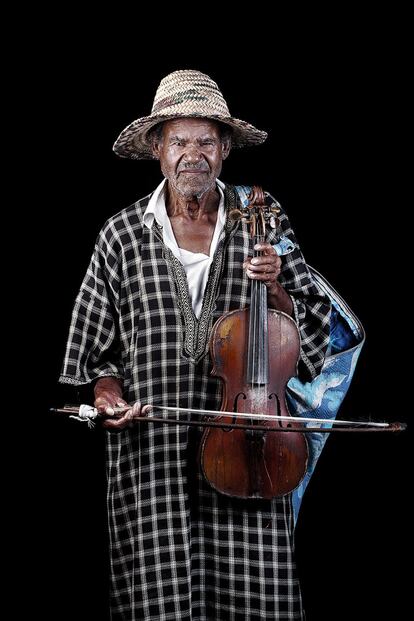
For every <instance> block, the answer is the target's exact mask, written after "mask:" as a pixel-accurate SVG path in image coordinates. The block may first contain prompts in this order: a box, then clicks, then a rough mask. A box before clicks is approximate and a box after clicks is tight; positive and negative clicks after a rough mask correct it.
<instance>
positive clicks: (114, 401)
mask: <svg viewBox="0 0 414 621" xmlns="http://www.w3.org/2000/svg"><path fill="white" fill-rule="evenodd" d="M94 394H95V402H94V406H95V407H96V409H97V410H98V412H100V413H101V414H109V415H110V416H111V415H113V413H114V408H122V407H128V403H127V402H126V401H125V399H123V398H122V381H121V380H120V379H118V378H116V377H101V378H100V379H98V381H97V382H96V384H95V387H94ZM150 410H151V406H150V405H145V406H144V407H142V406H141V403H140V402H139V401H137V402H136V403H134V405H133V406H132V407H130V408H128V409H127V411H126V412H125V414H124V415H123V416H122V417H121V418H107V419H105V420H104V421H103V423H102V426H103V427H105V429H110V430H113V431H120V430H121V429H125V427H132V426H133V425H134V418H138V417H139V416H143V415H145V414H147V413H148V412H149V411H150Z"/></svg>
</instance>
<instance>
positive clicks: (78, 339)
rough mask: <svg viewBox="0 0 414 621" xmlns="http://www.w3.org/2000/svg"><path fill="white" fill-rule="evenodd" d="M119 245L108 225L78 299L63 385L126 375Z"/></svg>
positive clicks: (65, 361)
mask: <svg viewBox="0 0 414 621" xmlns="http://www.w3.org/2000/svg"><path fill="white" fill-rule="evenodd" d="M120 254H121V253H120V245H119V242H118V240H117V237H116V234H115V231H113V230H112V229H111V226H110V225H109V224H107V225H106V226H105V227H104V228H103V229H102V231H101V233H100V234H99V236H98V239H97V242H96V244H95V248H94V252H93V254H92V258H91V261H90V264H89V267H88V269H87V272H86V275H85V278H84V279H83V282H82V285H81V288H80V291H79V293H78V296H77V298H76V301H75V306H74V309H73V313H72V321H71V325H70V329H69V336H68V341H67V345H66V353H65V358H64V362H63V368H62V373H61V376H60V378H59V381H60V382H61V383H64V384H73V385H81V384H88V383H89V382H92V381H94V380H96V379H98V378H99V377H105V376H112V377H118V378H123V364H122V358H121V352H120V340H119V289H120V276H119V274H120V270H121V265H120V263H121V261H120Z"/></svg>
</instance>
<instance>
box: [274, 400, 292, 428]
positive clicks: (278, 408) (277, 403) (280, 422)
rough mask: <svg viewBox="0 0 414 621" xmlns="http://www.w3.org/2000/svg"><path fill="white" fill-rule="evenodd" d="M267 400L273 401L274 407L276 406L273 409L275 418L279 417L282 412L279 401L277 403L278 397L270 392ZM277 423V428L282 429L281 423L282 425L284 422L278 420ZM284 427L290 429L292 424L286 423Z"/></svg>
mask: <svg viewBox="0 0 414 621" xmlns="http://www.w3.org/2000/svg"><path fill="white" fill-rule="evenodd" d="M269 399H274V400H275V405H276V408H275V409H276V412H275V415H276V416H280V415H281V413H282V412H281V409H280V401H279V397H278V396H277V394H276V393H275V392H272V393H271V394H270V395H269ZM277 422H278V424H279V427H283V423H284V422H285V421H281V420H278V421H277ZM285 427H292V424H291V423H289V422H288V423H287V424H285Z"/></svg>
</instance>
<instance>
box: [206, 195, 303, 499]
mask: <svg viewBox="0 0 414 621" xmlns="http://www.w3.org/2000/svg"><path fill="white" fill-rule="evenodd" d="M233 212H234V213H232V214H230V215H231V216H232V217H233V218H237V219H240V218H246V219H247V221H248V222H249V223H250V235H251V238H252V241H253V247H254V245H255V244H257V243H259V242H263V241H265V239H266V223H268V222H269V221H270V220H271V219H272V218H273V219H275V210H274V209H273V210H272V209H271V208H269V207H268V206H267V205H266V204H265V199H264V194H263V191H262V190H261V188H259V187H257V186H255V187H254V188H253V190H252V193H251V194H250V196H249V204H248V206H247V207H246V208H245V209H244V210H243V211H241V210H233ZM254 252H255V254H254V256H260V254H261V253H260V251H254ZM210 354H211V358H212V361H213V369H212V372H211V373H212V375H214V376H217V377H219V378H220V379H221V380H222V382H223V399H222V404H221V410H222V411H225V412H228V413H229V414H228V416H227V415H224V416H221V417H220V418H219V419H218V422H219V423H220V424H221V425H220V427H216V426H214V427H207V428H206V429H205V430H204V432H203V435H202V438H201V444H200V453H199V457H200V466H201V470H202V473H203V475H204V477H205V479H206V481H207V482H208V483H209V484H210V485H211V486H212V487H213V488H214V489H215V490H217V491H218V492H220V493H222V494H225V495H227V496H231V497H234V498H264V499H271V498H275V497H277V496H284V495H285V494H288V493H289V492H291V491H292V490H294V489H295V488H296V487H297V486H298V485H299V484H300V482H301V481H302V479H303V477H304V476H305V473H306V468H307V463H308V444H307V441H306V437H305V435H304V434H303V433H297V432H296V433H289V430H292V431H293V430H295V431H296V429H295V428H296V427H297V423H296V422H295V421H294V419H293V417H291V416H290V414H289V410H288V408H287V403H286V396H285V389H286V384H287V382H288V381H289V379H290V378H291V377H293V376H294V375H296V371H297V364H298V360H299V354H300V336H299V331H298V328H297V325H296V323H295V321H294V320H293V319H292V318H291V317H289V316H288V315H287V314H286V313H284V312H281V311H277V310H274V309H269V308H268V307H267V289H266V286H265V284H264V283H263V282H261V281H258V280H252V282H251V302H250V308H246V309H242V310H235V311H230V312H228V313H225V314H224V315H222V316H221V317H220V318H219V319H218V320H217V322H216V323H215V325H214V327H213V330H212V334H211V338H210ZM246 412H247V413H249V414H253V416H252V417H251V419H249V418H248V419H247V421H246V415H245V414H244V415H243V413H246ZM239 415H240V416H239ZM260 416H263V419H261V418H260ZM246 422H248V424H249V429H248V430H243V429H240V428H239V425H240V424H241V423H246ZM226 425H228V427H226ZM235 425H236V427H235ZM255 425H256V426H257V427H258V430H257V431H256V430H255V429H254V427H255ZM264 429H265V430H264ZM276 430H280V431H282V430H283V431H285V432H286V433H269V432H270V431H276Z"/></svg>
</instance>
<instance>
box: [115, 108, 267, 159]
mask: <svg viewBox="0 0 414 621" xmlns="http://www.w3.org/2000/svg"><path fill="white" fill-rule="evenodd" d="M179 118H183V119H184V118H204V119H211V120H213V121H218V122H220V123H224V124H225V125H229V127H231V129H232V130H233V131H232V147H236V148H238V147H247V146H253V145H258V144H262V142H264V141H265V140H266V138H267V132H264V131H261V130H260V129H257V128H256V127H254V126H253V125H250V124H249V123H246V121H241V120H240V119H235V118H233V117H223V116H221V115H219V114H217V115H205V114H195V113H192V114H177V113H175V114H168V115H159V116H153V115H151V116H145V117H142V118H140V119H137V120H136V121H133V122H132V123H131V124H130V125H128V127H126V128H125V129H124V130H123V131H122V132H121V133H120V135H119V136H118V138H117V139H116V141H115V143H114V146H113V150H114V151H115V153H116V154H117V155H119V156H120V157H126V158H129V159H133V160H147V159H154V156H153V155H152V152H151V145H150V143H149V142H148V132H149V131H150V130H151V129H152V128H153V127H154V126H155V125H158V124H159V123H162V122H163V121H168V120H171V119H179Z"/></svg>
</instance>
